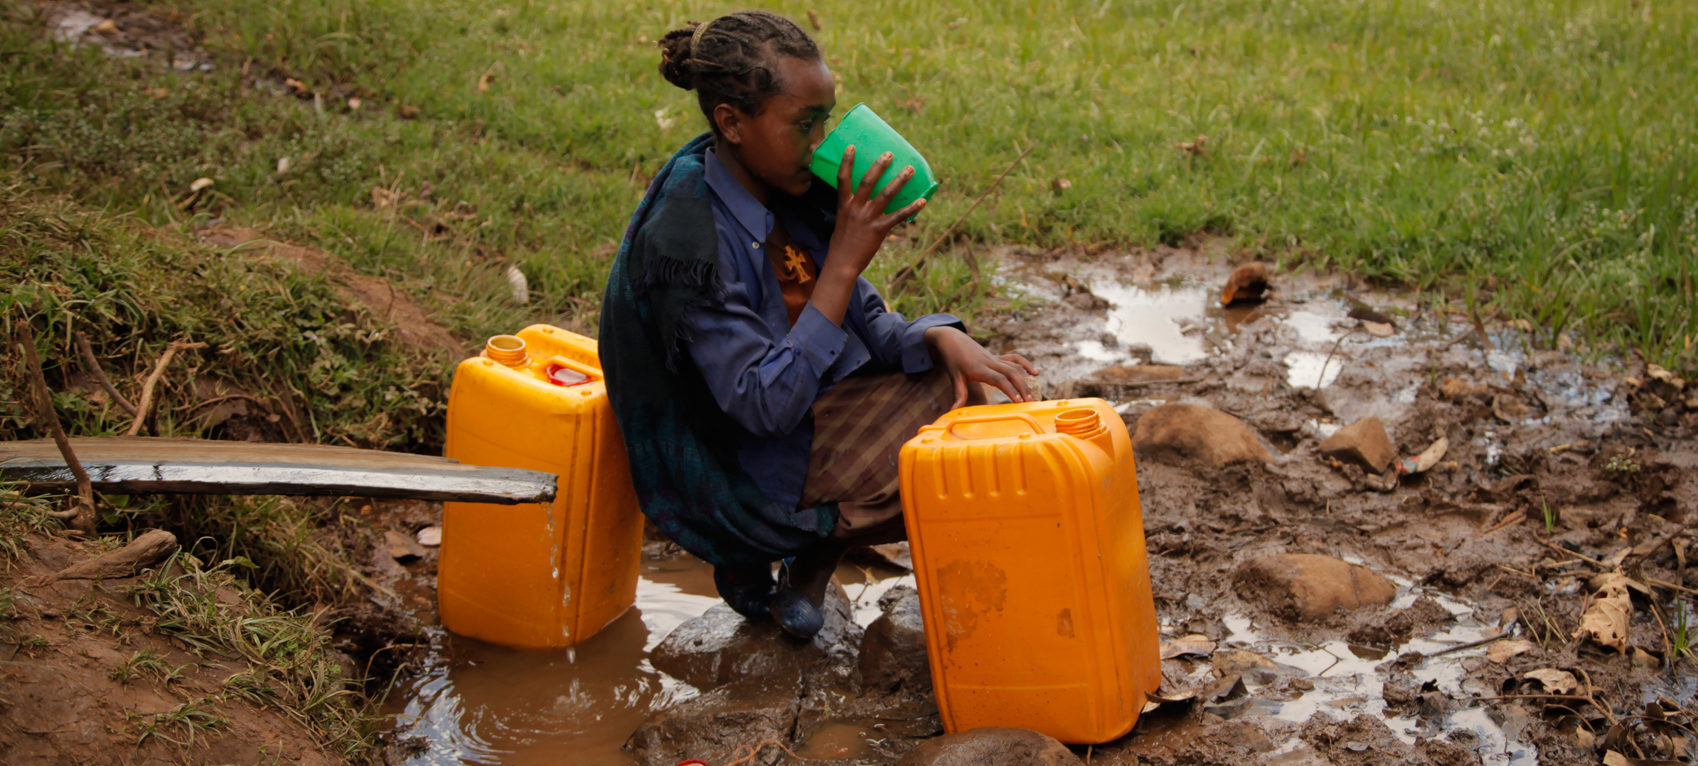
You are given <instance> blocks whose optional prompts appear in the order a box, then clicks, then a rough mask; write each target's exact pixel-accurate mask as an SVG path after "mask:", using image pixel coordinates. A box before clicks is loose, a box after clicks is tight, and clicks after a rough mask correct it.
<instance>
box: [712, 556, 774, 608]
mask: <svg viewBox="0 0 1698 766" xmlns="http://www.w3.org/2000/svg"><path fill="white" fill-rule="evenodd" d="M713 587H714V588H715V589H716V590H718V591H719V597H720V598H722V599H725V603H726V604H728V605H730V607H731V609H732V610H733V611H735V612H737V613H738V614H740V615H743V617H744V619H748V620H764V619H766V618H767V615H768V612H769V611H770V610H771V608H772V591H773V582H772V570H771V567H770V565H767V564H755V565H747V566H719V567H714V568H713Z"/></svg>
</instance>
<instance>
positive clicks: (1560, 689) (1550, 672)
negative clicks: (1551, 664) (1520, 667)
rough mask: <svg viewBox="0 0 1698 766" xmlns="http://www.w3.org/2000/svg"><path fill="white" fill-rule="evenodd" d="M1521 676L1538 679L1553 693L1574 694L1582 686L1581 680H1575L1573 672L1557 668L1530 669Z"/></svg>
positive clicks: (1546, 689)
mask: <svg viewBox="0 0 1698 766" xmlns="http://www.w3.org/2000/svg"><path fill="white" fill-rule="evenodd" d="M1521 677H1522V678H1531V679H1533V680H1534V681H1538V682H1539V683H1540V685H1542V686H1544V687H1545V691H1548V692H1550V693H1552V694H1573V693H1574V692H1575V691H1577V690H1579V688H1580V682H1579V681H1577V680H1575V678H1574V674H1573V673H1570V672H1568V671H1566V670H1557V669H1556V668H1539V669H1538V670H1529V671H1527V672H1526V673H1522V674H1521Z"/></svg>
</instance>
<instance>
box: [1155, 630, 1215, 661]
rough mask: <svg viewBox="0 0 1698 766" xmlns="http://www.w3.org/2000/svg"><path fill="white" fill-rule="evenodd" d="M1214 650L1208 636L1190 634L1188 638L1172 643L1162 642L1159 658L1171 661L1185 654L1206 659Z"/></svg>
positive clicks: (1178, 639) (1175, 640)
mask: <svg viewBox="0 0 1698 766" xmlns="http://www.w3.org/2000/svg"><path fill="white" fill-rule="evenodd" d="M1214 650H1215V642H1214V641H1212V640H1210V639H1209V637H1208V636H1205V635H1202V634H1200V633H1192V634H1191V635H1189V636H1182V637H1180V638H1176V639H1173V640H1172V641H1163V642H1162V643H1161V658H1162V659H1164V660H1171V659H1173V658H1174V657H1179V656H1183V655H1187V654H1191V655H1196V656H1198V657H1207V656H1209V655H1210V654H1212V653H1214Z"/></svg>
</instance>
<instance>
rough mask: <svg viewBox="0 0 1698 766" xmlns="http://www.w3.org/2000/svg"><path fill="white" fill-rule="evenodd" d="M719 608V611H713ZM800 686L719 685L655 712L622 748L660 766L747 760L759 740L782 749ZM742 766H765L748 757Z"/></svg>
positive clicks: (760, 681)
mask: <svg viewBox="0 0 1698 766" xmlns="http://www.w3.org/2000/svg"><path fill="white" fill-rule="evenodd" d="M719 608H725V607H715V609H719ZM725 610H726V611H728V612H729V611H730V609H729V608H725ZM732 614H733V616H735V614H736V613H734V612H733V613H732ZM801 683H802V677H801V676H800V675H794V674H792V675H774V676H767V677H763V678H749V679H745V680H742V681H738V682H736V683H733V684H730V685H727V686H721V687H719V688H717V689H713V690H711V691H708V692H705V693H703V694H701V695H698V696H696V697H692V698H690V699H688V700H685V701H683V702H680V703H678V704H676V705H673V706H672V707H669V708H666V709H663V710H659V711H656V712H655V713H654V714H653V715H650V716H649V719H648V720H647V721H645V722H643V725H642V726H639V727H637V730H636V732H634V733H633V734H631V738H630V739H629V740H627V741H626V742H625V747H626V749H628V750H630V751H631V754H632V756H633V758H634V760H635V761H636V762H637V763H641V764H664V765H665V766H671V764H675V763H680V762H683V761H685V760H689V759H697V760H701V761H704V762H706V763H730V762H732V761H733V760H735V759H738V758H743V757H746V756H748V755H749V753H748V749H749V748H750V747H752V746H755V745H756V744H757V743H761V742H762V741H764V740H772V741H774V742H779V743H784V744H785V746H787V747H788V746H790V733H791V731H793V730H794V729H795V725H796V718H797V716H798V715H799V714H800V712H801V705H802V702H801V696H800V695H798V694H797V688H798V687H800V686H801ZM739 748H741V749H742V751H741V752H739ZM762 750H763V754H764V755H766V756H771V755H772V754H774V753H780V754H781V751H779V750H778V749H777V748H775V747H773V746H772V745H771V744H767V746H766V747H765V748H763V749H762ZM744 762H757V763H771V761H767V760H758V761H756V760H754V759H750V761H744Z"/></svg>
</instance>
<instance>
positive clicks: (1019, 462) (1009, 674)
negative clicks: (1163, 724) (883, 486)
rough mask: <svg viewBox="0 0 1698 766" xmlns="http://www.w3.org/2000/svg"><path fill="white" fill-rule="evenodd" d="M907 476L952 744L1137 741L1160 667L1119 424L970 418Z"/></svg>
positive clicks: (1049, 407) (1056, 410) (1067, 413)
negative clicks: (1028, 736) (983, 737)
mask: <svg viewBox="0 0 1698 766" xmlns="http://www.w3.org/2000/svg"><path fill="white" fill-rule="evenodd" d="M899 468H900V472H901V481H902V505H903V507H904V515H905V517H906V522H907V527H908V543H909V546H910V548H911V551H912V554H913V560H914V576H915V579H916V580H917V582H918V586H919V591H920V606H921V614H922V618H923V619H924V621H925V628H926V652H927V654H928V655H929V658H930V660H931V671H932V685H933V688H934V693H935V694H936V696H937V707H938V712H939V713H940V714H941V716H942V719H943V726H944V729H945V730H946V731H949V732H958V731H966V730H969V729H974V728H978V727H983V726H1005V727H1013V728H1021V729H1032V730H1035V731H1039V732H1042V733H1044V734H1047V735H1049V736H1051V737H1054V738H1055V739H1057V740H1060V741H1062V742H1065V743H1068V744H1079V745H1083V744H1098V743H1103V742H1108V741H1110V740H1113V739H1117V738H1119V737H1121V736H1124V735H1125V734H1126V733H1127V732H1130V731H1131V730H1132V725H1133V724H1134V723H1136V722H1137V720H1138V714H1139V713H1140V712H1142V711H1143V707H1144V702H1145V695H1147V694H1150V693H1153V692H1155V691H1156V689H1157V688H1159V687H1160V686H1161V653H1160V645H1159V639H1158V637H1157V634H1156V614H1155V602H1154V600H1153V598H1152V597H1151V594H1150V568H1149V560H1148V558H1147V555H1146V553H1145V549H1144V522H1143V517H1142V515H1141V514H1140V512H1139V506H1138V479H1137V475H1136V473H1135V468H1134V466H1133V462H1132V440H1131V438H1130V437H1129V436H1128V435H1127V433H1126V427H1125V426H1124V425H1123V424H1122V421H1121V419H1120V416H1119V415H1117V414H1115V412H1114V410H1113V409H1112V408H1110V407H1109V406H1108V404H1107V403H1106V402H1104V401H1102V400H1101V399H1067V400H1060V401H1048V402H1027V403H1021V404H995V405H985V406H978V407H964V408H961V409H957V410H954V411H951V412H949V413H946V414H945V415H944V416H943V417H941V418H939V419H938V420H937V422H935V423H933V424H931V425H929V426H926V427H924V428H921V429H920V432H919V434H918V435H916V436H915V437H914V438H913V439H910V440H909V441H908V442H907V443H906V444H905V445H903V447H902V452H901V457H900V459H899Z"/></svg>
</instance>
